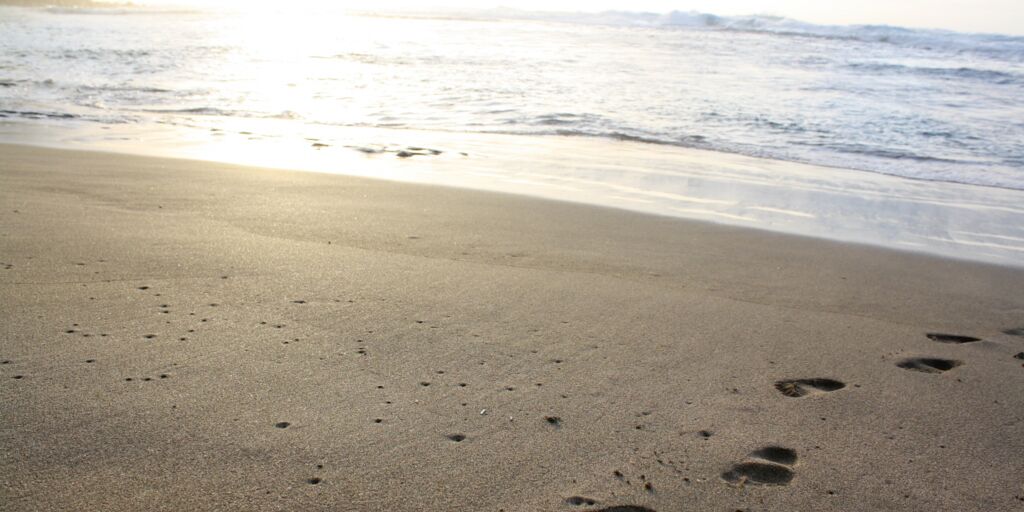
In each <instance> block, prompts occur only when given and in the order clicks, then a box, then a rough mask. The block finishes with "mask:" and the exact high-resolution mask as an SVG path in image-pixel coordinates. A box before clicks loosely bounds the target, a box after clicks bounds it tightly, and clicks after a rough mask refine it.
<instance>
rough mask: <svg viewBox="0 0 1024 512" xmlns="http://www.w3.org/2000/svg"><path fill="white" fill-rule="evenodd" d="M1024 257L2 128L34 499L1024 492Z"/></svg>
mask: <svg viewBox="0 0 1024 512" xmlns="http://www.w3.org/2000/svg"><path fill="white" fill-rule="evenodd" d="M1021 290H1024V271H1022V270H1020V269H1014V268H1008V267H997V266H989V265H983V264H975V263H968V262H961V261H954V260H947V259H941V258H933V257H928V256H922V255H917V254H911V253H903V252H895V251H888V250H884V249H878V248H871V247H866V246H857V245H849V244H841V243H834V242H827V241H821V240H815V239H809V238H801V237H795V236H787V235H779V234H773V233H768V232H762V231H753V230H745V229H740V228H731V227H724V226H719V225H714V224H708V223H702V222H689V221H684V220H678V219H671V218H663V217H656V216H647V215H643V214H637V213H629V212H624V211H617V210H611V209H603V208H597V207H590V206H583V205H575V204H568V203H559V202H551V201H545V200H538V199H531V198H525V197H518V196H510V195H502V194H494V193H487V192H476V191H467V190H459V189H453V188H441V187H431V186H424V185H411V184H399V183H394V182H387V181H377V180H370V179H364V178H353V177H344V176H336V175H324V174H315V173H305V172H289V171H280V170H263V169H255V168H245V167H238V166H231V165H226V164H215V163H204V162H194V161H184V160H168V159H156V158H144V157H134V156H123V155H114V154H105V153H88V152H72V151H61V150H50V149H35V148H28V147H21V146H10V145H0V304H2V305H3V307H2V317H0V336H2V337H0V363H2V364H0V383H2V385H0V407H2V411H3V414H2V415H0V446H2V447H3V450H0V509H3V510H182V509H192V510H214V509H217V510H410V511H411V510H493V511H499V510H504V511H538V510H552V511H559V510H566V511H569V510H602V509H608V510H622V511H628V510H645V509H643V508H632V509H629V508H618V509H615V508H613V507H623V506H632V507H646V509H649V510H656V511H659V512H665V511H675V510H745V511H754V510H865V511H867V510H1019V509H1020V508H1021V507H1022V506H1024V487H1022V485H1024V482H1022V481H1021V477H1020V475H1022V474H1024V462H1022V461H1024V422H1022V419H1024V392H1022V391H1024V367H1022V364H1024V360H1022V359H1020V357H1024V356H1021V355H1020V353H1021V352H1022V351H1024V293H1021Z"/></svg>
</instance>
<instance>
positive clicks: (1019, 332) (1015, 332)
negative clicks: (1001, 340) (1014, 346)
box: [1003, 327, 1024, 336]
mask: <svg viewBox="0 0 1024 512" xmlns="http://www.w3.org/2000/svg"><path fill="white" fill-rule="evenodd" d="M1003 334H1009V335H1010V336H1024V327H1017V328H1015V329H1007V330H1005V331H1003Z"/></svg>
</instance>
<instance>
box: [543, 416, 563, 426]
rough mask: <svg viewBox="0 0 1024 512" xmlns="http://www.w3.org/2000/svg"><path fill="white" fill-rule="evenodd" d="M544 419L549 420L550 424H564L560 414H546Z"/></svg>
mask: <svg viewBox="0 0 1024 512" xmlns="http://www.w3.org/2000/svg"><path fill="white" fill-rule="evenodd" d="M544 421H546V422H548V424H549V425H554V426H556V427H558V426H561V425H562V418H559V417H558V416H545V417H544Z"/></svg>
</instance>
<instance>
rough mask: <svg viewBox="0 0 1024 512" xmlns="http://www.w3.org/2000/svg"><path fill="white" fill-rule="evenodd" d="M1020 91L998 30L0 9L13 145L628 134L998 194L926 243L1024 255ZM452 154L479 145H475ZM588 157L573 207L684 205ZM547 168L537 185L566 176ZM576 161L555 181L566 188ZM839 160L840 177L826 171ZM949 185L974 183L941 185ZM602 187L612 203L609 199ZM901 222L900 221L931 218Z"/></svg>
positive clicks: (2, 93)
mask: <svg viewBox="0 0 1024 512" xmlns="http://www.w3.org/2000/svg"><path fill="white" fill-rule="evenodd" d="M1022 99H1024V37H1013V36H1004V35H988V34H962V33H955V32H947V31H938V30H912V29H906V28H899V27H889V26H820V25H813V24H808V23H802V22H798V21H794V20H789V19H785V18H778V17H769V16H746V17H719V16H714V15H709V14H701V13H691V12H673V13H669V14H650V13H628V12H608V13H600V14H570V13H535V12H525V11H516V10H508V9H501V10H484V11H446V12H443V13H436V12H435V13H414V12H405V13H396V12H390V13H370V12H343V11H339V10H331V11H322V10H320V11H318V10H312V11H311V10H306V11H302V12H293V11H289V10H285V9H280V10H254V11H247V12H239V11H229V10H186V9H159V8H118V9H60V8H45V9H40V8H16V7H0V124H2V125H3V126H4V127H5V128H4V132H5V133H7V134H8V135H10V134H12V133H13V134H18V133H19V132H20V133H22V134H24V133H29V132H31V133H34V134H37V135H35V137H37V138H42V139H46V138H51V139H57V138H60V137H61V136H60V135H58V134H60V133H63V132H64V131H67V130H71V131H72V132H73V133H74V134H75V135H74V140H77V141H78V142H82V141H91V142H92V143H94V144H93V145H95V146H97V147H102V146H103V145H102V144H100V142H102V141H104V140H107V141H108V142H109V141H112V140H115V139H117V140H122V139H124V140H128V139H132V138H133V137H136V136H134V135H132V134H139V133H147V130H153V129H155V128H154V127H159V128H160V129H169V130H173V131H174V133H176V134H178V135H176V137H178V138H181V139H189V140H197V139H201V138H207V139H209V138H211V137H214V136H217V137H221V139H218V140H223V138H224V137H225V136H242V137H243V138H245V139H246V140H271V139H274V140H283V139H294V140H296V141H300V142H301V147H303V148H307V147H308V146H310V142H311V141H312V143H313V144H319V146H316V147H317V148H328V147H342V148H348V149H353V150H357V151H355V153H360V154H364V155H372V154H375V153H387V152H391V153H394V154H398V153H400V152H402V151H403V150H402V149H401V147H398V146H395V147H392V146H389V144H390V140H384V139H381V140H379V141H374V140H362V141H357V142H353V141H351V140H346V137H347V135H345V134H348V133H351V130H355V129H368V130H386V132H382V133H402V132H408V133H410V134H413V133H421V132H428V133H434V134H441V135H436V136H437V137H440V138H441V139H445V140H448V141H452V140H458V137H464V139H465V140H475V139H472V137H479V136H483V135H486V134H501V135H509V136H515V137H520V138H515V139H494V140H517V141H522V140H524V139H522V138H521V137H534V139H527V140H538V141H539V140H542V139H543V140H544V141H545V142H544V144H549V142H547V141H550V139H551V137H560V138H563V139H571V140H572V141H575V142H570V143H569V144H568V145H567V146H566V147H567V148H568V149H569V150H576V151H584V150H585V151H594V150H595V148H601V147H608V148H621V147H623V146H621V143H623V142H629V143H635V144H641V145H642V146H633V145H631V146H629V147H630V148H636V147H640V148H649V149H648V150H647V152H648V153H647V154H668V153H665V151H669V152H671V151H674V150H675V149H676V148H679V149H682V150H692V151H698V152H700V153H699V154H709V153H715V154H720V155H725V156H726V158H732V157H731V156H730V155H734V156H736V157H737V158H752V159H763V160H765V161H770V162H773V163H772V164H771V165H768V166H766V168H767V167H771V168H772V169H781V168H783V166H778V165H776V164H775V163H774V162H790V163H794V164H799V165H802V166H805V167H798V168H799V169H800V174H801V176H802V178H801V179H802V180H803V181H802V183H808V182H817V181H821V180H826V181H828V180H831V183H832V184H833V185H835V184H836V183H844V185H842V186H841V187H846V186H847V185H845V184H846V183H853V184H854V185H853V187H854V188H856V186H857V185H856V184H857V183H872V184H878V183H882V184H881V185H877V186H876V185H872V186H873V187H875V188H877V189H885V190H896V192H894V193H893V194H892V196H893V197H896V198H897V199H907V198H908V197H911V196H914V195H915V194H918V192H919V191H920V186H919V185H917V184H916V183H920V182H924V183H926V184H929V185H927V186H926V188H927V190H928V192H927V193H924V196H926V199H925V200H924V202H928V203H937V202H943V203H956V202H958V201H961V199H963V201H966V202H967V203H972V204H974V203H977V204H983V203H986V202H989V201H988V200H987V199H986V198H992V201H991V202H992V203H994V204H996V206H999V205H1003V206H999V207H1000V208H1003V207H1004V206H1005V208H1004V209H1003V210H999V211H1001V212H1002V213H1000V214H999V215H1000V216H998V217H996V218H993V217H992V216H991V214H990V213H987V212H980V213H978V212H976V216H977V219H975V220H972V221H970V222H969V225H968V226H953V227H950V226H948V225H947V224H943V225H940V226H938V227H936V228H932V227H929V228H928V230H929V233H928V236H930V237H931V238H936V237H945V238H946V239H949V240H953V241H956V238H957V237H956V236H953V235H951V233H955V232H961V233H968V234H970V233H975V232H979V231H986V230H987V231H986V232H985V233H982V234H987V235H991V237H997V238H998V240H999V241H998V242H993V240H995V238H991V237H990V238H988V239H985V240H984V241H983V244H984V245H986V246H994V249H993V250H996V251H997V252H999V251H1001V252H1002V253H1005V254H1004V255H1003V256H1001V257H1000V259H1002V260H1005V259H1007V258H1011V259H1012V258H1016V257H1019V256H1020V255H1021V251H1022V250H1024V233H1021V232H1020V231H1019V229H1020V228H1015V227H1014V226H1013V225H1014V224H1024V216H1022V210H1020V209H1018V208H1016V204H1019V203H1017V201H1018V200H1020V198H1021V197H1022V195H1021V194H1020V193H1019V191H1022V190H1024V101H1022ZM211 132H214V133H213V134H212V135H211ZM371 133H374V132H371ZM83 134H89V135H83ZM182 134H184V135H182ZM332 134H335V135H332ZM471 135H472V137H471ZM6 138H7V139H12V138H13V139H18V137H10V136H8V137H6ZM136 138H138V139H139V140H140V141H141V142H142V143H144V144H148V145H152V144H155V143H156V142H154V140H155V139H156V138H154V137H148V138H146V137H136ZM392 138H393V137H392ZM143 139H145V140H143ZM160 140H162V141H164V142H166V139H160ZM42 142H43V143H47V142H50V143H53V142H56V140H50V141H47V140H42ZM522 144H524V145H525V146H529V144H530V143H529V142H522ZM86 145H88V144H86ZM456 145H457V143H456ZM296 147H299V146H296ZM396 148H397V149H396ZM473 149H475V150H476V152H475V153H473V154H474V155H476V154H479V153H480V151H479V146H475V147H473ZM448 150H449V148H446V151H448ZM454 150H455V151H456V152H457V153H461V154H462V155H463V156H467V155H469V154H470V153H471V152H470V151H468V146H467V148H454ZM597 150H598V151H599V149H597ZM703 152H707V153H703ZM449 153H450V151H449ZM639 153H644V152H643V151H639ZM400 156H402V155H400ZM404 156H415V158H417V159H421V160H422V158H421V157H424V156H425V157H429V156H431V154H430V153H429V152H426V153H423V154H422V155H421V154H420V153H419V152H417V151H415V150H414V151H412V152H409V151H406V152H405V155H404ZM567 158H572V157H571V156H569V157H567ZM609 158H612V159H614V158H613V157H607V155H606V158H604V160H602V161H603V162H605V163H607V162H608V160H609ZM510 160H511V159H510ZM638 160H642V158H638ZM755 161H757V160H750V161H745V162H748V163H749V162H755ZM590 162H591V163H592V164H593V165H592V166H591V167H589V168H588V169H587V171H586V173H585V174H586V180H585V181H587V182H592V183H603V184H604V185H605V187H604V188H603V189H602V190H605V193H604V195H602V193H601V192H600V191H598V190H597V189H596V188H595V189H593V190H589V191H586V192H585V194H586V195H587V199H586V200H587V201H589V202H596V203H599V204H607V205H610V206H621V205H619V204H616V203H615V201H614V200H613V196H615V195H616V194H617V195H619V196H621V195H622V194H623V187H625V186H627V185H628V186H629V187H630V188H631V189H637V190H642V191H643V192H644V193H645V194H647V195H648V196H651V195H654V196H657V195H658V194H661V195H664V194H665V193H673V194H677V195H679V196H680V197H684V198H685V197H690V198H693V197H695V195H694V194H693V193H692V192H694V190H693V187H692V181H691V180H689V179H688V178H687V180H686V181H685V182H678V181H679V180H677V182H676V183H674V184H673V183H667V182H666V180H665V179H660V180H653V181H651V180H639V181H640V182H639V183H637V181H638V180H637V179H636V178H635V176H633V177H628V176H627V177H624V176H625V175H624V174H623V173H617V172H607V173H604V174H602V172H601V169H602V163H601V162H595V161H590ZM752 165H753V164H752ZM514 167H515V165H514V163H509V164H508V166H506V167H505V168H506V169H511V168H514ZM556 167H557V166H551V167H549V168H548V172H547V175H546V176H540V177H538V176H537V175H543V174H544V172H543V171H542V170H541V171H536V172H535V173H534V174H535V176H533V177H532V179H534V180H535V181H545V180H546V182H547V183H549V184H550V183H551V182H552V181H558V180H563V179H567V178H568V177H567V176H565V175H562V174H559V173H560V172H563V171H564V170H563V171H559V170H557V169H556ZM578 167H579V166H577V170H576V171H565V172H576V173H577V174H576V175H574V177H575V178H580V176H579V175H578V174H579V170H578ZM658 167H659V166H658V165H652V166H649V168H658ZM662 167H664V168H665V169H672V166H671V165H665V166H662ZM739 167H743V165H740V166H739ZM831 169H835V170H837V171H836V172H839V173H840V174H841V175H842V176H843V178H842V179H840V180H838V181H836V180H832V179H831V178H829V176H833V174H831V173H832V171H831ZM785 172H788V171H780V173H782V174H785ZM815 173H818V175H816V174H815ZM710 174H713V173H710ZM878 176H886V177H894V178H898V179H899V180H896V181H884V182H879V181H878V178H877V177H878ZM518 178H522V176H519V177H518ZM459 179H461V178H459ZM452 181H453V183H454V184H456V185H459V184H462V183H461V182H459V181H458V179H453V180H452ZM522 181H523V180H522V179H518V181H517V183H519V184H521V183H522ZM576 181H577V182H582V181H584V180H580V179H577V180H576ZM740 181H742V180H740ZM447 184H452V183H447ZM955 184H960V185H968V186H969V187H968V188H963V187H961V188H942V187H944V186H945V185H955ZM609 187H611V188H614V189H615V190H616V192H615V193H614V194H611V193H607V190H608V189H609ZM663 187H669V188H670V189H672V187H675V188H674V189H672V190H665V189H664V188H663ZM680 187H682V188H685V189H686V190H685V192H686V193H685V194H684V193H681V191H680V190H679V188H680ZM841 187H840V188H841ZM928 187H931V188H928ZM483 188H492V189H498V190H509V191H515V192H522V191H523V190H519V189H516V188H515V187H503V186H501V185H493V183H492V184H491V185H489V186H484V187H483ZM965 190H969V191H970V192H969V193H964V192H963V191H965ZM705 192H706V191H705ZM526 193H531V190H526ZM730 194H731V195H732V193H730ZM965 194H966V195H965ZM538 195H547V196H551V197H559V196H558V193H554V192H553V193H550V194H543V193H541V194H538ZM627 195H628V194H627ZM641 195H643V194H641ZM757 196H758V197H764V194H763V193H758V194H757ZM939 196H941V198H942V199H941V201H937V200H935V198H936V197H939ZM915 197H918V196H915ZM700 198H702V199H704V200H710V201H712V204H713V202H714V201H718V200H722V199H721V197H718V196H713V194H712V196H708V195H707V194H706V193H702V194H700ZM964 198H966V199H964ZM570 199H572V198H570ZM662 199H664V198H663V197H662V198H661V199H658V201H661V200H662ZM918 199H920V197H918ZM631 200H633V201H634V203H636V202H640V203H643V202H646V206H644V207H641V208H638V209H641V210H645V211H651V212H652V213H670V214H671V213H676V214H681V215H683V216H692V215H688V214H686V210H687V208H680V207H679V206H680V204H679V202H678V201H675V202H674V203H672V205H674V208H675V209H676V210H679V211H677V212H672V211H670V210H671V208H668V207H665V206H664V204H663V203H660V202H659V203H657V204H655V205H654V206H651V204H654V202H655V199H652V198H651V197H643V198H640V199H637V197H632V198H631ZM730 200H731V199H730ZM915 200H916V199H915ZM698 202H699V201H698ZM742 202H743V201H742V200H741V201H740V203H742ZM805 202H813V201H805ZM918 202H921V201H918ZM961 202H962V201H961ZM704 204H705V206H706V203H704ZM672 205H670V206H672ZM747 206H749V205H747ZM989 206H991V205H989ZM755 207H760V208H761V211H760V214H761V215H764V214H765V212H768V211H771V210H773V209H774V210H781V211H789V212H791V213H793V215H790V216H789V217H786V218H787V219H789V218H790V217H796V218H800V217H801V215H803V216H804V217H806V216H808V215H810V216H813V217H815V218H818V219H821V218H822V215H821V213H822V212H821V211H817V210H821V207H820V206H818V207H815V206H813V205H812V206H808V210H807V211H804V210H799V209H794V208H792V204H781V205H780V204H775V205H767V204H761V205H759V206H758V205H755ZM702 208H704V207H702ZM815 208H817V210H815ZM858 208H861V209H864V208H867V209H868V210H870V209H872V208H882V207H878V206H877V205H870V204H869V205H861V206H858ZM972 208H973V207H972ZM689 209H690V210H694V209H693V208H689ZM889 210H890V211H892V208H891V207H890V208H889ZM896 210H897V211H898V210H899V208H896ZM691 213H693V212H691ZM729 215H732V216H733V217H738V220H740V221H742V219H743V217H744V216H743V215H738V216H737V214H736V212H735V211H731V213H730V214H729ZM830 215H831V216H833V217H836V216H838V217H842V216H844V215H846V214H843V213H836V212H830ZM863 216H865V217H867V216H869V215H867V214H864V215H863ZM953 216H955V215H953ZM697 217H699V218H700V217H701V215H697ZM912 217H913V218H907V219H905V221H904V222H903V224H900V226H903V225H904V224H906V225H910V224H913V223H915V222H916V223H919V224H929V222H927V221H923V220H921V218H920V217H921V215H914V216H912ZM751 218H753V217H751ZM758 218H759V219H761V220H762V221H763V220H764V219H763V217H758ZM716 220H723V219H716ZM724 220H725V221H726V222H732V221H736V220H737V219H735V218H733V219H730V218H725V219H724ZM790 220H793V219H790ZM989 221H992V222H989ZM837 222H838V221H837ZM944 222H946V221H944ZM965 222H966V221H965ZM741 223H742V222H741ZM762 224H765V223H763V222H762ZM783 224H785V223H783ZM765 225H766V226H767V227H769V228H778V229H780V230H783V231H787V230H789V231H796V232H808V229H807V228H800V229H789V228H787V227H786V226H785V225H782V227H780V224H779V223H773V222H767V223H766V224H765ZM992 225H995V226H997V228H993V227H992ZM979 226H988V227H986V228H985V229H981V228H979ZM998 226H1002V227H998ZM887 229H889V232H890V235H888V236H889V238H887V239H886V240H887V241H883V242H882V243H884V244H890V245H891V240H892V239H898V238H900V236H901V235H900V229H902V228H887ZM865 230H866V231H871V230H874V231H878V228H877V227H874V228H870V229H868V228H865ZM810 231H811V234H815V233H814V230H813V229H811V230H810ZM818 231H822V232H829V233H834V232H835V227H834V226H831V227H830V226H825V227H821V226H819V229H818ZM840 231H841V230H840ZM840 238H845V239H851V240H853V241H868V242H878V241H879V240H877V238H878V237H877V236H875V237H874V239H873V238H872V237H871V236H867V237H866V239H863V238H864V237H840ZM961 238H962V236H961ZM902 242H905V244H904V245H906V246H914V245H915V243H916V242H913V241H907V240H902ZM975 242H977V240H975ZM926 245H927V244H926ZM961 248H962V245H961ZM989 248H990V249H992V248H993V247H989ZM986 250H987V249H986ZM943 251H947V252H948V248H946V246H943V248H940V250H939V251H938V252H943ZM954 255H956V251H954Z"/></svg>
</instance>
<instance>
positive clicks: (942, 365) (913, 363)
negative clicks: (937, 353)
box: [896, 357, 964, 373]
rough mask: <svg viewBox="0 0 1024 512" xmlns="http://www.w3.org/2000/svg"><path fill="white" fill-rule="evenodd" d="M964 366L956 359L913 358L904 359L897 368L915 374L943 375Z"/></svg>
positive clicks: (897, 364)
mask: <svg viewBox="0 0 1024 512" xmlns="http://www.w3.org/2000/svg"><path fill="white" fill-rule="evenodd" d="M962 364H964V363H963V362H962V361H956V360H954V359H939V358H936V357H912V358H910V359H904V360H902V361H900V362H898V363H896V366H898V367H900V368H903V369H905V370H913V371H915V372H924V373H942V372H946V371H949V370H952V369H953V368H956V367H957V366H960V365H962Z"/></svg>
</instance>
